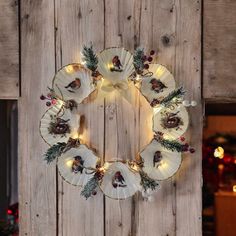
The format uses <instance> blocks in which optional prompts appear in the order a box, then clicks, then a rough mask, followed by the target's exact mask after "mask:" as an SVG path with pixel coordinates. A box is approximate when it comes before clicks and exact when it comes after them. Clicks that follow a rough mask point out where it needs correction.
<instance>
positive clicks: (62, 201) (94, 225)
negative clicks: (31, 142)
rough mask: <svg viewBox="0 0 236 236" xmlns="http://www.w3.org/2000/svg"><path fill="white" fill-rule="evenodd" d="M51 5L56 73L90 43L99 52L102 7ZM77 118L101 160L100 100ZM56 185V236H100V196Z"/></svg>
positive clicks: (73, 3)
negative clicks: (82, 195) (53, 16)
mask: <svg viewBox="0 0 236 236" xmlns="http://www.w3.org/2000/svg"><path fill="white" fill-rule="evenodd" d="M55 3H56V5H55V7H56V16H55V19H56V20H55V22H56V25H55V27H56V29H57V31H56V64H57V69H59V68H60V67H61V66H64V65H66V64H69V63H71V62H79V61H81V54H80V52H81V50H82V48H83V45H89V43H90V42H93V45H94V47H95V48H96V50H98V51H100V50H102V49H103V46H104V45H103V41H104V39H103V37H104V12H103V9H104V6H103V4H102V3H101V1H99V0H95V1H94V0H93V1H91V0H90V1H87V0H82V1H77V0H72V1H69V2H67V1H64V0H56V1H55ZM98 29H99V30H98ZM79 114H80V115H81V116H84V117H85V120H84V124H83V130H82V140H83V141H84V142H85V143H86V144H87V145H88V146H89V147H91V148H93V149H95V150H96V153H97V155H98V156H99V157H101V158H103V155H104V154H103V153H104V100H103V99H102V100H92V98H91V99H90V100H89V101H88V102H87V103H86V104H82V105H80V106H79ZM58 184H59V186H58V187H59V188H58V190H59V192H58V214H59V221H58V235H68V236H69V235H81V236H82V235H88V236H93V235H94V236H95V235H103V234H104V212H103V211H104V209H103V202H104V197H103V195H102V194H101V193H100V192H99V193H98V194H97V195H96V196H95V197H94V198H91V199H88V200H85V198H84V197H81V196H80V190H81V189H80V188H79V187H74V186H72V185H70V184H68V183H66V182H64V181H63V179H62V178H61V177H60V176H58Z"/></svg>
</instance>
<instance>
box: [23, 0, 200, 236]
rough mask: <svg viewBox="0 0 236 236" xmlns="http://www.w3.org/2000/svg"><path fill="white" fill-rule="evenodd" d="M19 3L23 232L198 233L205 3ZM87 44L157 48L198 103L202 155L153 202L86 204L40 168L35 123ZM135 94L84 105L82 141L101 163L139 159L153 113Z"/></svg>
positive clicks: (196, 138)
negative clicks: (50, 90) (44, 97)
mask: <svg viewBox="0 0 236 236" xmlns="http://www.w3.org/2000/svg"><path fill="white" fill-rule="evenodd" d="M21 5H22V7H21V21H22V27H21V28H22V45H21V46H22V58H24V60H23V61H22V98H21V99H20V102H19V110H20V121H19V122H20V144H19V146H20V150H19V152H20V203H21V208H20V212H21V218H20V222H21V230H20V234H21V235H25V234H27V235H37V236H38V235H50V236H51V235H52V236H53V235H66V236H67V235H68V236H69V235H81V236H84V235H89V236H93V235H98V236H102V235H109V236H110V235H112V236H121V235H133V236H134V235H140V236H142V235H145V236H153V235H179V236H182V235H186V236H188V235H191V236H192V235H197V236H198V235H201V151H200V150H201V127H202V121H201V118H202V111H201V80H200V79H201V78H200V74H201V69H200V62H201V61H200V60H201V55H200V51H201V50H200V49H201V38H200V36H201V35H200V34H201V28H200V27H201V24H200V19H201V2H200V1H198V0H179V1H174V0H165V1H161V0H157V1H151V0H144V1H142V0H132V1H125V0H112V1H110V0H105V1H99V0H89V1H87V0H80V1H77V0H72V1H67V2H65V1H63V0H55V1H54V2H53V1H46V0H43V1H30V0H23V1H22V3H21ZM90 41H92V42H93V43H94V47H95V48H96V50H97V51H100V50H102V49H104V48H105V47H110V46H123V47H125V48H127V49H129V50H131V51H133V50H134V49H135V48H136V47H137V46H139V45H141V46H143V47H144V48H145V49H146V50H147V51H148V50H150V49H155V50H157V51H158V58H157V61H158V62H159V63H161V64H164V65H165V66H167V67H168V68H169V70H171V71H172V72H173V74H174V76H175V78H176V80H177V81H178V84H179V85H184V86H185V87H186V89H187V90H189V93H188V94H187V98H188V99H194V100H196V101H197V102H198V107H197V108H194V109H191V110H190V113H191V121H190V129H189V132H188V134H187V136H188V137H189V138H190V142H191V145H193V146H195V147H196V149H197V152H196V153H195V154H194V155H192V156H185V157H184V162H183V165H182V168H181V169H180V171H179V173H178V175H176V176H175V177H173V178H171V179H170V180H168V181H165V182H163V184H162V188H161V190H160V191H159V192H157V193H156V194H155V196H154V201H153V202H150V203H149V202H144V201H143V199H142V197H141V195H140V194H137V195H136V196H135V197H133V198H131V199H127V200H124V201H115V200H111V199H109V198H107V197H104V196H103V195H102V194H100V193H98V194H97V196H96V197H94V198H93V199H90V200H87V201H86V200H84V199H83V198H81V197H80V189H79V188H76V187H73V186H71V185H69V184H67V183H65V182H63V180H62V179H61V177H60V176H59V175H58V174H57V171H56V166H55V165H54V164H52V165H50V166H49V167H46V164H45V163H43V160H42V154H43V153H44V151H45V150H46V145H43V141H42V140H41V139H40V137H39V134H38V123H39V119H40V117H41V115H42V114H43V112H44V110H45V109H46V108H44V107H43V106H42V104H40V101H39V100H38V99H37V98H38V97H39V95H40V93H42V91H44V90H45V89H46V87H47V85H50V80H51V79H52V76H53V74H54V72H55V70H57V69H59V68H60V67H61V66H63V65H66V64H68V63H70V62H78V61H79V60H80V58H81V55H80V51H81V49H82V46H83V44H88V43H89V42H90ZM36 64H37V66H35V65H36ZM131 92H132V93H133V99H132V101H131V102H130V103H129V102H127V101H126V100H125V99H124V98H122V97H121V96H120V95H119V94H118V93H117V94H111V95H109V96H107V97H106V98H104V99H99V100H94V101H93V102H91V103H90V102H89V103H87V104H86V105H81V106H80V107H79V109H80V113H82V114H84V115H85V117H86V119H85V126H84V131H83V137H82V138H83V139H84V140H85V141H86V142H87V143H88V144H89V146H91V147H93V148H94V149H96V151H97V153H98V155H99V156H100V157H102V158H103V159H104V160H111V159H114V158H117V157H118V158H121V159H123V158H128V159H131V158H134V157H135V156H136V155H137V153H138V152H139V151H140V150H141V149H142V148H143V147H144V146H145V145H146V144H147V143H148V142H149V141H150V140H151V138H152V135H153V133H152V131H151V120H152V111H151V109H150V106H149V105H148V103H147V102H146V100H145V99H144V98H143V97H141V96H140V94H139V92H138V91H137V90H136V88H132V89H131ZM91 99H92V98H91ZM26 111H28V113H26ZM193 114H195V115H194V116H193ZM196 114H197V115H196ZM186 204H187V205H188V207H186Z"/></svg>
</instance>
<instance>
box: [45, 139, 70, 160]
mask: <svg viewBox="0 0 236 236" xmlns="http://www.w3.org/2000/svg"><path fill="white" fill-rule="evenodd" d="M65 147H66V143H57V144H54V145H53V146H51V147H50V148H49V149H48V150H47V152H46V153H45V154H44V160H46V161H47V163H48V164H49V163H51V162H52V161H54V160H55V159H56V158H57V157H59V156H60V155H61V154H62V153H63V151H64V149H65Z"/></svg>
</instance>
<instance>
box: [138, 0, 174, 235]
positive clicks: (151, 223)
mask: <svg viewBox="0 0 236 236" xmlns="http://www.w3.org/2000/svg"><path fill="white" fill-rule="evenodd" d="M174 2H175V1H172V0H168V1H150V0H147V1H142V2H141V14H140V18H141V19H140V38H139V43H140V45H142V46H144V47H145V49H146V50H147V51H149V50H150V49H154V50H155V51H158V58H157V62H158V63H160V64H163V65H165V66H166V67H167V68H168V69H169V70H170V71H172V72H174V70H173V68H175V44H176V42H175V25H176V22H175V19H176V17H177V16H176V12H175V9H174ZM149 25H152V30H148V26H149ZM164 39H165V41H164ZM168 40H169V41H168ZM167 41H168V42H167ZM163 42H164V43H163ZM146 109H147V108H146V107H145V106H141V108H140V110H141V111H140V113H141V117H140V122H141V123H144V122H145V119H146V115H145V114H146ZM144 124H145V123H144ZM149 125H151V123H150V124H149ZM142 133H145V127H143V128H142V130H141V131H140V134H142ZM147 138H148V137H147V136H144V135H140V145H141V146H144V145H145V142H147V141H148V140H147ZM149 141H150V137H149ZM173 182H174V180H173V179H170V180H167V181H164V182H162V183H161V189H160V190H159V191H158V192H157V193H155V194H154V201H153V202H146V201H143V200H142V197H141V196H139V199H138V201H137V202H136V206H135V210H136V230H135V231H136V232H137V235H140V236H141V235H147V236H149V235H150V236H151V235H152V234H153V232H157V234H158V235H175V188H174V186H173ZM157 222H158V223H157Z"/></svg>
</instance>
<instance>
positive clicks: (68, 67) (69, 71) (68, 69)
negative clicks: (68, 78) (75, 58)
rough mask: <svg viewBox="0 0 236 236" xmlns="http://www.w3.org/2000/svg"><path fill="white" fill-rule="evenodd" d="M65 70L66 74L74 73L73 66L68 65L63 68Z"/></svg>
mask: <svg viewBox="0 0 236 236" xmlns="http://www.w3.org/2000/svg"><path fill="white" fill-rule="evenodd" d="M65 69H66V72H67V73H68V74H72V73H73V72H74V68H73V65H68V66H66V67H65Z"/></svg>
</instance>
